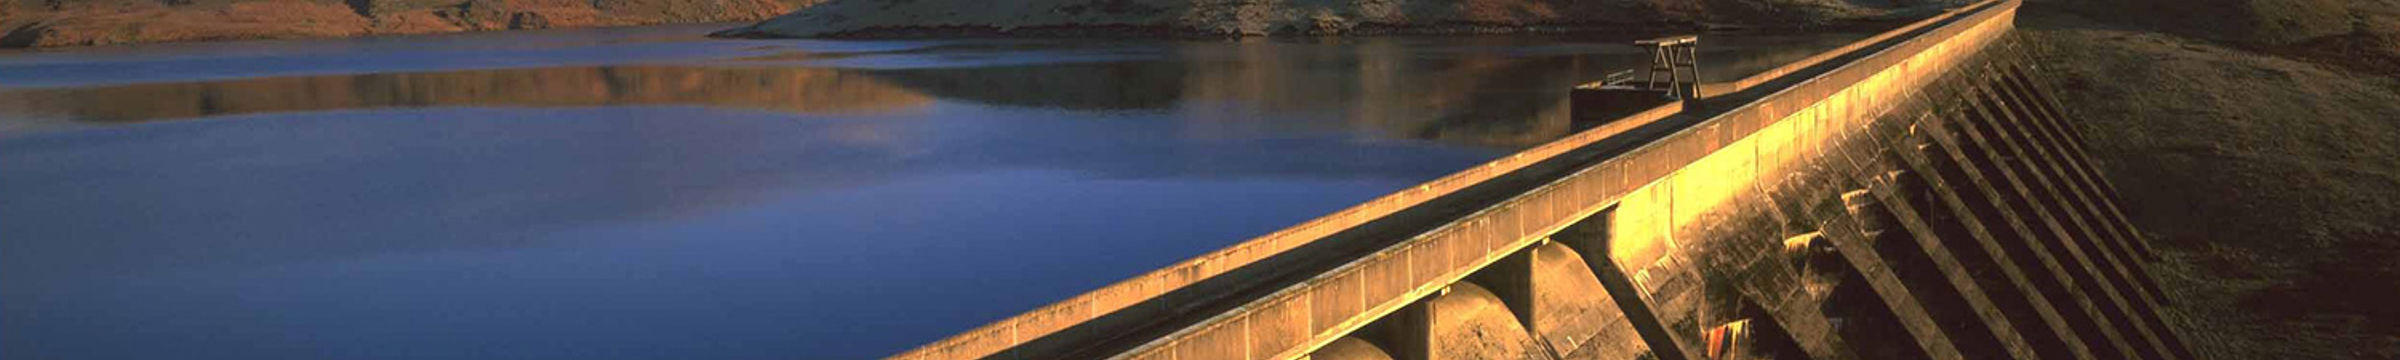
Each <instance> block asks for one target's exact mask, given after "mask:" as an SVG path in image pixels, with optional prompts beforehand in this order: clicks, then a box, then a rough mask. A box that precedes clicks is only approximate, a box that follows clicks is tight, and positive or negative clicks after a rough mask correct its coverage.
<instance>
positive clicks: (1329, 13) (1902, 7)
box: [719, 0, 1967, 37]
mask: <svg viewBox="0 0 2400 360" xmlns="http://www.w3.org/2000/svg"><path fill="white" fill-rule="evenodd" d="M1964 2H1967V1H1965V0H1892V1H1871V0H1018V1H990V0H828V1H825V2H824V3H822V4H818V5H816V6H811V7H807V8H804V9H801V10H800V11H798V12H794V13H792V14H789V15H784V16H780V17H776V18H774V19H770V20H767V21H766V22H762V23H759V24H757V25H753V26H749V27H745V28H740V29H733V30H728V31H725V32H721V33H719V35H723V36H765V37H825V36H837V37H882V36H926V35H935V36H938V35H957V34H970V35H972V34H1012V35H1023V34H1032V35H1044V34H1067V35H1173V36H1259V35H1331V34H1352V33H1395V32H1397V33H1455V32H1514V31H1525V30H1545V29H1549V30H1558V29H1579V28H1605V29H1627V28H1657V27H1658V26H1661V25H1666V26H1674V25H1696V24H1708V25H1737V26H1766V27H1784V26H1812V25H1825V24H1833V23H1839V22H1845V21H1852V20H1861V19H1879V18H1884V17H1901V16H1908V15H1911V13H1916V12H1921V11H1928V10H1931V9H1935V8H1938V7H1941V6H1943V5H1950V4H1957V3H1964Z"/></svg>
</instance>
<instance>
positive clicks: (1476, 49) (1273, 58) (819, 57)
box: [0, 35, 1849, 147]
mask: <svg viewBox="0 0 2400 360" xmlns="http://www.w3.org/2000/svg"><path fill="white" fill-rule="evenodd" d="M1847 38H1849V36H1825V35H1812V36H1805V37H1766V36H1761V37H1729V38H1727V39H1724V40H1723V41H1722V42H1724V44H1719V45H1717V46H1719V47H1722V48H1724V49H1720V50H1716V51H1712V53H1711V54H1709V55H1711V56H1709V57H1707V59H1712V60H1713V61H1711V62H1710V64H1709V65H1710V66H1709V67H1707V68H1705V69H1706V70H1707V72H1705V73H1704V74H1702V75H1703V78H1706V79H1709V80H1712V81H1717V80H1730V79H1734V78H1738V77H1740V76H1742V75H1746V74H1749V73H1753V72H1756V71H1759V70H1763V69H1765V68H1767V67H1772V66H1775V65H1779V64H1781V63H1782V62H1785V61H1789V60H1792V59H1797V58H1800V57H1803V56H1807V55H1810V54H1813V53H1814V52H1815V51H1818V50H1820V49H1823V48H1829V47H1832V46H1837V45H1839V44H1840V43H1842V42H1843V41H1845V39H1847ZM997 42H999V43H997V44H977V43H961V44H949V45H941V46H917V47H908V46H888V47H871V46H870V47H866V48H869V49H876V48H892V49H896V50H868V51H848V50H845V51H835V52H826V53H812V52H795V53H785V54H781V55H774V56H754V57H742V58H738V59H737V60H731V61H723V60H720V61H703V62H700V63H693V64H646V65H620V66H573V67H551V68H523V69H485V70H460V71H444V72H408V73H366V74H348V75H319V76H289V77H267V78H249V79H234V80H212V81H191V82H165V83H137V84H121V85H98V86H84V87H65V88H35V89H14V90H0V115H5V116H7V117H11V118H14V119H13V120H12V119H7V118H0V131H8V130H11V129H14V130H16V131H24V130H29V129H32V130H38V129H43V128H57V127H74V126H75V125H76V124H78V123H80V124H83V125H90V123H127V122H143V121H154V120H169V119H187V118H198V117H207V116H217V115H235V114H257V113H283V112H306V111H325V110H342V109H372V108H415V107H462V106H467V107H472V106H517V107H592V106H626V105H702V106H710V107H722V108H739V109H757V110H772V111H782V112H793V113H860V112H890V111H896V110H901V109H906V108H911V107H921V106H925V105H927V104H930V103H932V102H934V101H964V102H972V103H978V104H986V105H997V106H1012V107H1038V108H1056V109H1067V110H1094V111H1098V110H1112V111H1113V110H1171V111H1176V112H1178V113H1180V114H1181V115H1182V116H1184V117H1187V118H1190V119H1192V120H1196V121H1197V122H1198V123H1202V124H1213V125H1202V127H1209V126H1223V125H1224V124H1225V123H1259V122H1265V123H1269V124H1266V125H1263V126H1301V127H1319V128H1321V127H1326V126H1335V127H1338V128H1341V129H1342V130H1347V131H1357V132H1361V133H1364V134H1373V135H1375V136H1382V137H1389V138H1408V139H1430V140H1441V141H1445V142H1453V143H1463V144H1475V145H1485V146H1497V147H1523V146H1530V145H1534V144H1539V143H1541V142H1544V141H1548V140H1549V139H1554V138H1557V137H1558V136H1562V135H1564V134H1565V132H1566V131H1567V126H1566V123H1565V121H1564V118H1565V108H1564V106H1565V96H1566V89H1567V88H1570V87H1572V85H1574V84H1578V83H1583V82H1588V81H1593V80H1596V79H1598V78H1599V77H1601V75H1602V74H1605V73H1607V72H1611V71H1621V70H1628V69H1634V68H1637V67H1639V66H1643V65H1645V64H1646V63H1645V61H1647V58H1646V57H1645V56H1644V55H1643V54H1641V53H1639V52H1638V50H1636V49H1631V48H1628V47H1623V46H1615V45H1606V44H1590V43H1581V44H1578V43H1565V44H1561V43H1559V42H1558V40H1556V39H1540V38H1534V39H1526V38H1451V39H1413V38H1365V39H1345V40H1324V41H1315V42H1294V41H1256V42H1241V43H1226V42H1188V43H1139V42H1136V43H1125V42H1097V43H1084V42H1056V41H1051V42H1025V41H997ZM852 47H857V46H852ZM1718 55H1721V56H1718ZM902 65H905V66H902ZM1290 117H1312V118H1316V117H1333V118H1340V119H1341V120H1342V121H1341V122H1339V125H1338V126H1336V125H1335V124H1334V123H1328V122H1318V121H1301V122H1293V121H1288V119H1286V118H1290ZM1253 130H1256V129H1253Z"/></svg>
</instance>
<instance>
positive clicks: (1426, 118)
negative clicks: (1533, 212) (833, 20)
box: [872, 39, 1631, 146]
mask: <svg viewBox="0 0 2400 360" xmlns="http://www.w3.org/2000/svg"><path fill="white" fill-rule="evenodd" d="M1425 50H1426V49H1425V48H1423V47H1421V46H1416V47H1412V46H1411V45H1409V44H1404V43H1402V42H1401V41H1400V40H1396V39H1366V40H1361V41H1358V42H1357V43H1355V44H1339V45H1336V44H1306V43H1283V42H1250V43H1187V44H1181V45H1179V46H1177V47H1175V48H1173V49H1171V50H1168V52H1169V56H1170V59H1167V60H1164V61H1125V62H1105V63H1088V64H1063V65H1062V64H1044V65H1032V66H999V67H962V68H924V69H901V70H880V71H874V72H872V74H874V75H875V76H876V77H877V78H880V79H884V80H887V81H889V82H891V83H893V84H897V85H900V86H902V87H907V88H909V89H912V90H916V91H919V92H922V93H925V94H929V95H933V96H938V97H942V98H945V99H956V100H963V101H970V102H977V103H985V104H993V105H1003V106H1024V107H1043V108H1063V109H1072V110H1160V111H1171V112H1174V113H1175V114H1177V115H1178V116H1180V117H1183V118H1185V119H1186V120H1190V121H1185V122H1184V126H1186V127H1187V128H1186V129H1184V130H1186V131H1189V132H1190V133H1191V135H1196V136H1207V135H1208V134H1210V133H1255V132H1259V131H1260V130H1292V128H1302V129H1299V130H1310V129H1306V128H1310V127H1317V128H1325V129H1315V130H1336V131H1351V132H1360V131H1361V130H1363V132H1364V133H1368V134H1375V135H1376V136H1383V137H1406V138H1419V139H1435V140H1444V141H1455V142H1464V143H1472V144H1482V145H1496V146H1527V145H1531V144H1536V143H1539V142H1542V141H1547V140H1548V139H1552V138H1556V137H1558V136H1560V135H1563V134H1564V133H1565V130H1566V126H1565V124H1566V121H1565V115H1566V113H1565V108H1564V106H1565V102H1564V101H1565V97H1566V90H1567V89H1568V88H1571V87H1573V85H1574V84H1575V83H1576V82H1577V81H1578V80H1580V79H1583V78H1585V77H1586V76H1585V75H1584V74H1582V71H1580V69H1579V68H1578V67H1577V63H1578V62H1579V61H1582V60H1584V59H1585V58H1589V57H1593V56H1592V55H1530V56H1526V55H1509V54H1502V53H1492V52H1484V53H1445V54H1435V55H1429V54H1426V53H1423V52H1422V51H1425ZM1618 50H1622V49H1618ZM1605 57H1609V58H1631V56H1628V55H1627V54H1608V55H1605ZM1294 117H1312V118H1326V117H1332V118H1339V119H1343V120H1344V121H1340V122H1326V121H1277V120H1278V119H1291V118H1294Z"/></svg>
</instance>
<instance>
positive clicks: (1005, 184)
mask: <svg viewBox="0 0 2400 360" xmlns="http://www.w3.org/2000/svg"><path fill="white" fill-rule="evenodd" d="M553 35H555V34H553ZM1851 37H1854V36H1848V35H1825V36H1815V37H1782V38H1767V39H1766V40H1741V39H1728V40H1727V41H1722V42H1719V43H1721V44H1727V45H1729V46H1728V48H1727V49H1726V50H1720V51H1712V52H1711V53H1708V54H1704V58H1703V60H1704V61H1708V60H1709V59H1750V60H1744V62H1728V63H1727V65H1725V66H1722V67H1720V68H1718V69H1719V70H1711V72H1710V73H1707V74H1703V75H1704V76H1706V77H1711V78H1718V79H1726V78H1733V77H1738V76H1740V75H1742V74H1746V73H1747V71H1755V70H1756V69H1748V68H1749V67H1755V66H1757V65H1744V64H1773V63H1775V62H1778V61H1777V60H1772V59H1790V58H1798V57H1801V56H1805V55H1807V54H1809V53H1812V52H1813V51H1814V50H1815V49H1821V48H1825V47H1831V46H1834V45H1838V44H1839V43H1840V42H1841V41H1842V40H1845V39H1847V38H1851ZM475 39H482V40H473V41H468V40H460V41H459V43H457V44H452V45H455V46H463V47H466V49H448V50H445V51H447V52H448V53H473V52H475V51H478V50H475V48H476V47H478V46H489V45H490V44H489V43H492V42H506V41H508V39H510V37H509V36H490V37H478V38H475ZM1744 41H1750V42H1755V43H1754V45H1755V46H1745V45H1741V44H1743V42H1744ZM703 43H705V44H709V45H707V46H703V47H701V48H705V49H716V50H706V51H696V52H695V53H693V54H691V55H689V56H690V58H689V59H686V60H687V61H672V62H628V63H615V64H598V65H577V66H563V67H560V66H552V67H533V68H511V69H489V68H456V69H434V70H428V71H414V70H412V71H413V72H384V71H383V69H389V68H392V67H390V66H387V65H392V64H380V65H373V66H361V67H358V68H349V67H345V66H346V64H345V63H344V62H346V61H350V60H351V59H352V58H350V57H343V56H337V55H321V57H319V56H320V55H310V54H295V55H290V56H285V57H283V58H278V60H276V61H277V63H279V64H294V66H297V67H303V68H308V69H314V70H312V71H316V72H326V73H331V74H317V75H304V76H274V77H259V78H240V79H222V80H198V81H194V80H190V79H191V78H190V77H188V76H169V77H162V78H141V77H133V78H126V77H122V76H120V77H107V78H106V80H108V81H95V82H76V81H75V80H77V79H74V76H64V75H56V74H52V75H44V76H47V77H43V76H35V77H36V78H43V79H48V81H53V82H55V83H66V84H76V85H69V86H59V87H42V88H14V89H7V90H4V91H0V239H7V241H0V299H5V301H0V357H5V358H20V357H23V358H53V357H79V358H154V357H202V358H659V357H687V358H790V357H793V356H800V357H810V358H814V357H827V358H860V357H871V356H878V355H883V354H888V353H890V352H893V351H897V350H900V349H901V348H905V347H907V346H911V345H915V344H919V343H922V342H925V341H929V340H932V339H935V338H939V337H941V336H943V335H947V334H950V333H954V332H957V331H960V330H963V329H966V328H969V327H972V326H975V325H978V324H981V323H984V322H987V321H990V320H994V319H998V318H1001V317H1004V316H1007V315H1010V314H1014V313H1016V312H1019V311H1023V310H1025V309H1029V308H1032V307H1035V306H1039V305H1041V304H1044V303H1047V302H1049V301H1054V300H1057V299H1059V298H1062V297H1065V296H1068V295H1070V294H1073V293H1076V292H1080V291H1084V290H1088V289H1091V288H1094V287H1098V286H1100V285H1102V284H1106V283H1108V282H1112V281H1115V280H1118V279H1122V278H1124V277H1126V276H1130V275H1132V274H1136V273H1140V272H1142V271H1146V270H1149V269H1152V268H1155V267H1157V266H1160V265H1162V264H1166V263H1170V262H1173V261H1176V260H1180V259H1182V258H1184V257H1186V256H1190V255H1192V254H1197V253H1200V252H1203V251H1207V250H1210V249H1215V248H1218V247H1221V246H1224V245H1226V244H1229V243H1232V242H1235V241H1240V240H1242V239H1245V238H1247V237H1250V236H1255V235H1258V234H1261V233H1265V232H1268V231H1272V230H1275V229H1278V228H1281V227H1283V226H1287V225H1290V224H1293V223H1297V222H1300V221H1303V220H1306V219H1309V218H1312V217H1314V216H1318V215H1321V214H1324V213H1326V212H1329V211H1332V210H1335V209H1339V208H1341V207H1345V206H1349V205H1352V204H1355V203H1358V202H1360V201H1363V200H1366V199H1370V198H1372V197H1374V196H1377V195H1381V194H1384V193H1387V192H1389V191H1392V190H1393V189H1398V188H1403V187H1407V186H1411V185H1414V184H1416V183H1419V182H1422V181H1425V180H1429V179H1432V178H1435V177H1438V176H1441V175H1444V174H1447V173H1449V172H1452V171H1455V170H1457V169H1461V168H1465V167H1467V166H1471V165H1473V164H1476V163H1478V162H1481V161H1485V160H1488V159H1491V158H1494V157H1498V156H1502V155H1505V154H1507V153H1509V152H1510V151H1511V149H1512V148H1515V147H1521V146H1527V145H1531V144H1536V143H1539V142H1542V141H1547V140H1549V139H1552V138H1556V137H1557V136H1559V135H1563V134H1564V133H1565V131H1566V125H1565V124H1566V121H1565V114H1564V113H1565V101H1564V98H1565V96H1566V90H1567V88H1568V87H1569V86H1570V85H1572V84H1576V83H1579V82H1583V81H1588V80H1592V79H1595V78H1597V77H1600V76H1601V75H1602V74H1604V73H1606V72H1608V71H1609V70H1619V69H1629V68H1633V67H1635V66H1639V65H1641V64H1642V62H1643V61H1644V60H1645V58H1643V54H1641V53H1640V52H1638V51H1637V50H1635V49H1631V48H1627V47H1623V46H1618V45H1612V44H1614V43H1615V42H1613V41H1581V40H1573V39H1540V38H1367V39H1341V40H1330V41H1315V40H1311V41H1264V42H1239V43H1228V42H1191V43H1174V42H1123V41H1063V40H1045V41H1000V40H991V41H961V42H952V43H946V44H930V45H928V44H880V43H858V44H841V46H837V47H838V48H840V49H841V50H838V51H824V50H812V51H797V52H793V51H781V50H774V51H773V52H782V53H781V54H776V55H771V56H753V55H756V54H757V53H760V52H770V51H768V50H759V49H754V48H749V47H742V48H739V49H725V48H726V47H727V46H724V45H723V44H722V43H715V42H703ZM419 45H422V44H419ZM787 45H789V44H787ZM819 45H822V44H819ZM355 46H363V47H367V48H371V49H367V50H375V51H386V52H405V51H415V50H417V49H415V48H413V47H407V48H392V49H380V48H375V47H376V46H374V45H372V44H366V45H355ZM411 46H416V45H411ZM643 46H644V48H643V49H646V50H644V51H643V52H641V54H644V55H643V56H645V57H643V58H644V59H655V58H654V57H650V56H655V55H657V54H665V53H674V52H676V51H674V50H678V49H684V48H682V47H679V45H677V43H675V42H672V41H659V42H651V43H645V44H644V45H643ZM792 46H796V47H804V46H801V45H792ZM811 46H814V45H811ZM544 51H547V52H544V53H545V54H547V53H559V54H586V53H589V52H590V51H586V50H579V49H574V48H565V49H547V50H544ZM125 52H128V53H131V54H133V55H139V54H140V52H139V51H132V50H127V51H125ZM1759 59H1768V60H1759ZM533 60H540V59H533ZM237 63H240V61H238V59H224V58H209V57H206V56H201V57H200V59H197V60H192V61H188V62H180V63H175V62H168V63H162V64H167V65H160V66H161V67H163V68H158V69H145V70H143V71H145V72H148V73H160V74H169V73H175V74H183V73H216V72H220V71H226V70H227V69H226V68H221V66H228V65H225V64H237ZM177 64H180V65H177ZM11 66H12V65H11V64H10V63H8V62H6V61H0V72H8V71H16V70H23V69H24V68H12V67H11ZM40 66H48V67H46V68H43V69H56V68H57V67H58V66H65V65H60V64H56V63H45V64H42V65H40ZM329 69H330V70H344V71H325V70H329ZM345 69H347V70H345ZM412 69H413V68H412ZM236 70H242V71H250V70H257V69H254V67H242V68H241V69H236ZM80 71H89V72H95V73H96V72H99V71H100V70H95V69H90V68H89V67H86V69H84V70H80ZM345 71H346V72H347V73H345ZM14 74H18V75H23V74H24V73H22V72H18V73H14ZM53 75H56V76H53ZM0 77H5V76H0ZM1428 140H1430V141H1428ZM961 299H972V301H963V300H961ZM62 314H65V315H62ZM893 314H906V316H894V315H893ZM125 329H143V330H142V331H138V332H136V331H128V330H125ZM222 339H238V340H241V341H239V342H226V341H214V340H222ZM395 349H405V350H395Z"/></svg>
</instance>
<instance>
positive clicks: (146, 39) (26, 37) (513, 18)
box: [0, 0, 822, 47]
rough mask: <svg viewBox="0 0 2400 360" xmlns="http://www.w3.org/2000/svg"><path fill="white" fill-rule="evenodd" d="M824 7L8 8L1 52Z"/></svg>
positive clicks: (260, 3) (49, 4) (270, 0)
mask: <svg viewBox="0 0 2400 360" xmlns="http://www.w3.org/2000/svg"><path fill="white" fill-rule="evenodd" d="M819 1H822V0H0V47H58V46H87V45H110V44H130V43H152V42H175V41H206V40H236V39H274V38H309V37H349V36H363V35H391V34H426V33H446V32H461V31H482V30H513V29H545V28H567V27H593V26H625V25H650V24H665V23H701V22H726V21H754V20H759V19H765V18H767V17H770V16H775V15H777V14H783V13H786V12H790V11H792V10H794V9H798V8H801V7H803V6H807V5H812V4H815V3H817V2H819Z"/></svg>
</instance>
